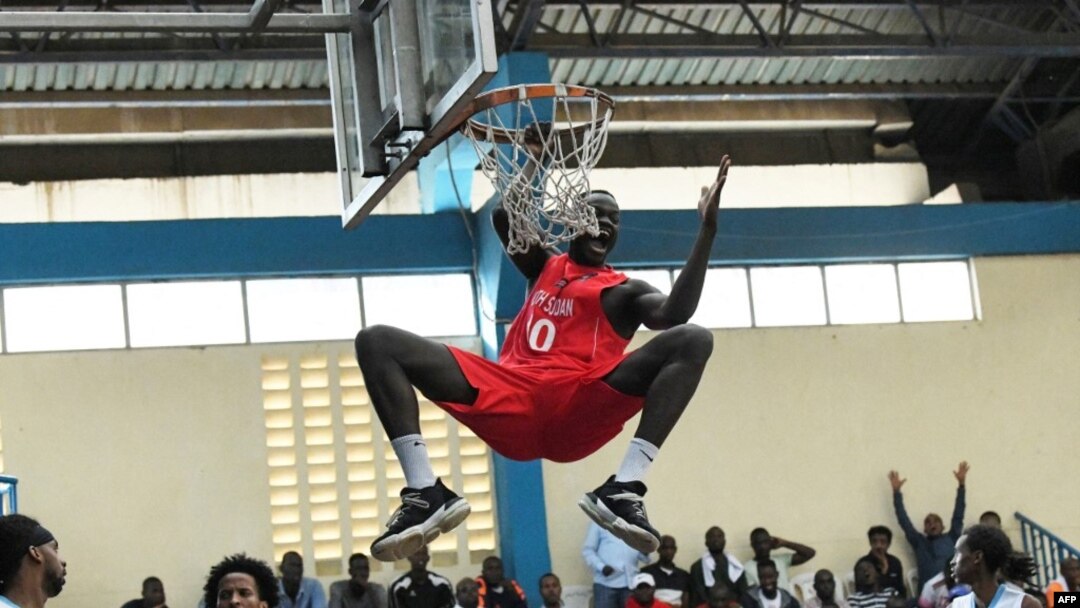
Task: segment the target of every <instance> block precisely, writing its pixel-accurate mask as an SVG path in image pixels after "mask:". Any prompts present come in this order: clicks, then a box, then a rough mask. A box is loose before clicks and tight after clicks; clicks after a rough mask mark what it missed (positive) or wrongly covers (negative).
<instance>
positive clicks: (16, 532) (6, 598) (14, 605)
mask: <svg viewBox="0 0 1080 608" xmlns="http://www.w3.org/2000/svg"><path fill="white" fill-rule="evenodd" d="M65 576H67V562H66V561H64V559H63V558H61V557H60V544H59V543H58V542H56V537H55V536H53V535H52V533H51V532H49V531H48V530H46V529H45V528H44V527H42V525H41V524H39V523H38V522H37V521H36V520H34V519H31V518H29V517H27V516H25V515H19V514H11V515H5V516H3V517H0V606H3V607H5V608H42V607H43V606H45V602H47V601H48V600H49V598H51V597H56V596H57V595H59V594H60V591H61V590H62V589H63V588H64V582H65V578H64V577H65Z"/></svg>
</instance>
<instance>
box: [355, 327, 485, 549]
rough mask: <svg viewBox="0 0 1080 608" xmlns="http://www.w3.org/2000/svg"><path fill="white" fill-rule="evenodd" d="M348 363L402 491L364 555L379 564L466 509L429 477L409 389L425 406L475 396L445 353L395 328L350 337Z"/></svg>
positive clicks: (444, 528)
mask: <svg viewBox="0 0 1080 608" xmlns="http://www.w3.org/2000/svg"><path fill="white" fill-rule="evenodd" d="M356 358H357V362H358V363H359V364H360V371H361V373H362V374H363V376H364V384H365V385H366V387H367V390H368V395H369V396H370V397H371V402H372V405H373V406H374V407H375V412H376V414H377V415H378V416H379V420H380V421H381V422H382V424H383V428H385V429H386V432H387V435H388V436H389V437H390V439H391V445H392V446H393V448H394V452H395V453H396V454H397V456H398V460H399V461H400V462H401V465H402V469H403V470H404V471H405V482H406V486H407V487H405V488H404V489H402V491H401V506H399V507H398V509H397V510H396V511H394V514H393V515H392V516H391V517H390V521H389V522H388V523H387V526H386V527H387V531H386V533H384V534H383V535H382V536H380V537H379V538H377V539H376V540H375V542H374V543H372V545H371V555H372V557H374V558H375V559H378V560H381V561H394V560H398V559H404V558H406V557H408V556H410V555H412V554H413V553H415V552H416V551H418V550H419V549H420V548H421V547H423V546H424V545H426V544H427V543H429V542H431V541H432V540H434V539H435V537H437V536H438V535H439V534H440V533H443V532H449V531H450V530H452V529H454V528H455V527H457V526H458V525H459V524H461V522H463V521H464V520H465V518H466V517H467V516H468V515H469V512H470V510H471V509H470V507H469V504H468V502H466V501H465V499H464V498H462V497H460V496H458V495H457V494H455V493H454V492H453V491H452V490H450V489H449V488H447V487H446V486H445V485H443V483H442V481H441V480H439V479H437V478H436V477H435V473H434V471H433V470H432V468H431V462H430V460H429V459H428V454H427V445H426V443H425V442H424V441H423V438H422V437H421V436H420V405H419V403H418V402H417V399H416V393H415V392H414V390H413V387H414V386H415V387H416V388H417V389H419V390H420V392H422V393H423V394H424V395H425V396H427V397H428V398H430V399H433V400H438V401H453V402H458V403H472V402H473V401H475V399H476V395H477V391H476V389H475V388H474V387H473V386H472V385H470V384H469V382H468V380H467V379H466V378H465V375H464V374H463V373H462V371H461V368H460V367H459V366H458V364H457V360H456V359H454V356H453V355H452V354H450V351H449V350H447V348H446V346H444V345H442V344H440V343H438V342H435V341H433V340H428V339H426V338H423V337H421V336H417V335H416V334H412V333H410V332H407V331H404V330H402V329H398V328H396V327H388V326H374V327H370V328H367V329H364V330H362V331H361V332H360V333H359V334H357V336H356Z"/></svg>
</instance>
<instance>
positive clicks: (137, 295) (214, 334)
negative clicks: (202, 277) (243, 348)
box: [127, 281, 246, 347]
mask: <svg viewBox="0 0 1080 608" xmlns="http://www.w3.org/2000/svg"><path fill="white" fill-rule="evenodd" d="M127 301H128V332H129V333H130V335H131V346H132V347H147V346H190V345H204V344H243V343H244V341H245V340H246V337H245V335H244V297H243V294H242V293H241V290H240V281H199V282H181V281H178V282H175V283H137V284H132V285H128V286H127Z"/></svg>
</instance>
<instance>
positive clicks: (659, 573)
mask: <svg viewBox="0 0 1080 608" xmlns="http://www.w3.org/2000/svg"><path fill="white" fill-rule="evenodd" d="M678 550H679V548H678V546H677V545H676V544H675V538H674V537H672V536H669V535H667V534H665V535H664V536H661V537H660V548H659V549H658V550H657V552H658V553H659V554H660V559H659V560H658V561H657V562H656V563H655V564H649V565H648V566H645V567H644V568H642V569H641V571H642V572H647V573H649V574H651V575H652V577H653V580H655V581H656V594H655V595H656V599H658V600H660V601H662V602H667V603H668V604H671V605H672V606H684V607H686V608H690V606H689V604H690V573H689V572H687V571H686V570H683V569H682V568H680V567H678V566H676V565H675V553H676V552H677V551H678Z"/></svg>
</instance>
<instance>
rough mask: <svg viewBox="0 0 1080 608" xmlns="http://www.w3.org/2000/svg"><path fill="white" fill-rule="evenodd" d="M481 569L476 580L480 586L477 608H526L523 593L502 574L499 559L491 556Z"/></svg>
mask: <svg viewBox="0 0 1080 608" xmlns="http://www.w3.org/2000/svg"><path fill="white" fill-rule="evenodd" d="M482 568H483V569H482V570H481V574H480V578H478V579H476V582H477V584H479V585H480V606H479V608H527V607H526V604H525V592H524V591H522V590H521V586H520V585H518V584H517V581H515V580H514V579H512V578H506V576H505V575H504V574H503V563H502V560H501V559H499V558H498V557H495V556H494V555H492V556H491V557H489V558H487V559H485V560H484V564H483V566H482Z"/></svg>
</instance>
